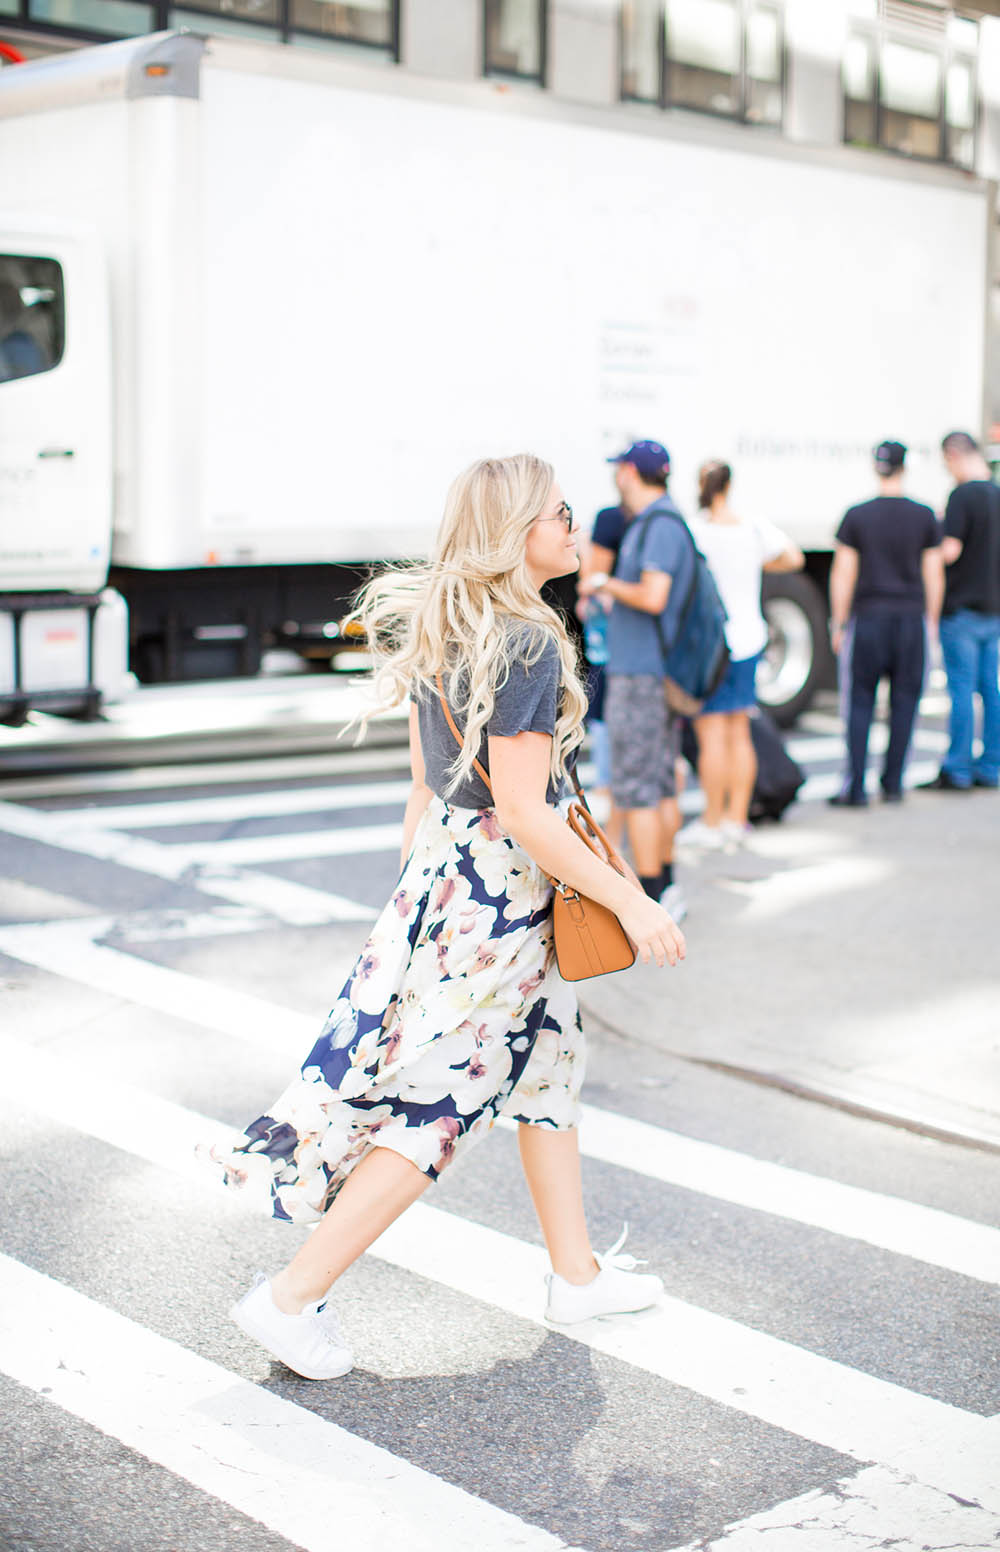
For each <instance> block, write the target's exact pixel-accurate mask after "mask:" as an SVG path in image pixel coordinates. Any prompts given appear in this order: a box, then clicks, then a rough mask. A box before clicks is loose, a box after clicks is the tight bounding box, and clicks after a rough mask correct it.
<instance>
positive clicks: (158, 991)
mask: <svg viewBox="0 0 1000 1552" xmlns="http://www.w3.org/2000/svg"><path fill="white" fill-rule="evenodd" d="M113 926H114V917H111V916H108V917H104V918H101V917H98V918H94V917H90V918H78V919H76V920H74V921H67V922H52V923H46V924H44V925H42V926H34V925H29V926H24V927H0V952H3V953H6V954H10V955H11V957H12V958H14V959H19V960H20V961H21V962H22V963H24V964H31V965H35V966H36V967H37V968H38V969H42V970H49V971H51V972H52V973H53V974H55V975H61V976H65V977H66V979H67V980H73V981H76V982H78V983H80V984H81V985H83V986H90V987H92V988H93V989H94V990H96V991H105V992H111V993H113V994H114V995H115V996H116V997H120V998H122V999H123V1000H124V1001H126V1002H135V1003H138V1004H139V1005H140V1006H141V1007H146V1008H155V1009H156V1011H157V1012H158V1013H166V1014H168V1015H169V1016H170V1017H172V1018H179V1019H184V1020H185V1022H186V1023H189V1024H196V1025H199V1026H200V1027H201V1028H203V1029H211V1030H214V1031H217V1032H219V1033H221V1034H226V1035H231V1036H232V1037H233V1038H234V1039H237V1040H242V1041H244V1042H246V1043H247V1044H249V1045H254V1046H259V1047H261V1048H262V1049H264V1050H265V1051H271V1052H274V1051H277V1052H279V1053H280V1052H283V1053H285V1054H287V1056H288V1059H289V1061H292V1060H294V1059H295V1058H296V1057H297V1058H299V1059H301V1057H302V1056H303V1055H304V1054H305V1052H306V1050H308V1048H309V1046H310V1045H312V1043H313V1042H314V1041H315V1039H316V1036H317V1034H318V1032H319V1025H318V1020H317V1019H315V1018H311V1017H309V1016H308V1015H307V1014H304V1013H295V1012H294V1011H293V1010H292V1009H290V1008H285V1007H281V1006H280V1005H279V1004H278V1003H272V1002H268V1001H267V1000H266V999H265V998H263V997H256V996H254V995H253V994H252V993H250V992H241V991H239V990H238V989H237V988H235V987H227V986H220V985H218V984H217V983H214V982H212V981H204V980H201V979H200V978H199V977H197V976H193V975H188V974H186V972H185V971H183V970H171V969H169V968H167V967H166V966H164V965H157V964H153V963H152V962H151V961H150V960H147V959H140V958H138V957H137V956H136V955H134V954H124V953H122V952H121V951H120V950H119V949H113V948H106V947H104V946H103V945H102V944H99V943H95V942H94V938H95V937H100V936H102V935H103V934H105V933H108V932H110V931H111V929H112V927H113Z"/></svg>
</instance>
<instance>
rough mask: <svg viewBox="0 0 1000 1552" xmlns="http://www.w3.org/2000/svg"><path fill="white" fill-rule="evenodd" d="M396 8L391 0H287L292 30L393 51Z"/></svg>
mask: <svg viewBox="0 0 1000 1552" xmlns="http://www.w3.org/2000/svg"><path fill="white" fill-rule="evenodd" d="M224 3H225V0H223V4H224ZM250 3H251V4H252V3H253V0H250ZM267 3H280V0H267ZM395 10H396V8H395V6H394V5H393V3H392V0H355V3H354V4H353V5H340V4H336V3H334V0H290V13H291V14H290V17H289V25H290V26H291V27H292V29H293V30H295V31H304V32H312V33H316V34H319V35H320V36H322V37H325V38H342V39H344V40H345V41H347V42H351V43H367V44H372V45H374V46H375V47H377V48H387V49H392V50H393V52H395V49H396V15H395Z"/></svg>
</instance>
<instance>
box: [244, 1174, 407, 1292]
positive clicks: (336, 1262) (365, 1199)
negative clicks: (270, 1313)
mask: <svg viewBox="0 0 1000 1552" xmlns="http://www.w3.org/2000/svg"><path fill="white" fill-rule="evenodd" d="M429 1185H430V1180H429V1179H428V1177H427V1176H426V1175H425V1174H424V1173H423V1171H422V1170H419V1169H418V1168H417V1166H416V1165H415V1164H411V1162H410V1160H409V1159H405V1158H404V1157H403V1155H402V1154H401V1153H393V1151H392V1149H391V1148H372V1150H371V1151H370V1152H369V1153H367V1154H366V1155H365V1157H364V1158H363V1159H362V1160H361V1163H360V1164H357V1165H356V1166H355V1167H354V1169H353V1170H352V1171H351V1173H350V1175H349V1176H348V1177H347V1179H346V1180H345V1182H344V1184H343V1185H342V1186H341V1188H340V1190H339V1191H338V1192H337V1195H336V1196H335V1197H334V1200H333V1202H332V1204H331V1205H330V1207H328V1208H327V1211H326V1213H325V1215H324V1216H323V1218H322V1219H321V1220H320V1222H319V1224H318V1225H317V1226H316V1228H315V1229H314V1230H313V1232H312V1233H311V1234H310V1236H309V1238H308V1239H307V1240H306V1242H305V1244H304V1245H303V1246H302V1248H301V1249H300V1250H298V1251H297V1252H296V1254H295V1255H294V1256H293V1257H292V1259H291V1261H290V1262H289V1263H288V1265H287V1266H286V1267H285V1269H284V1271H282V1272H278V1274H277V1275H276V1276H275V1277H272V1278H271V1297H272V1298H273V1299H274V1302H275V1304H276V1305H277V1306H278V1308H279V1309H280V1310H284V1312H285V1314H286V1315H298V1314H300V1313H301V1311H302V1308H303V1306H304V1305H306V1304H312V1303H313V1302H314V1301H315V1300H316V1299H321V1298H322V1297H323V1295H324V1294H325V1293H326V1291H327V1289H328V1288H329V1287H330V1284H331V1283H333V1282H335V1281H336V1279H337V1278H338V1277H339V1276H340V1275H341V1273H343V1272H346V1271H347V1268H348V1267H349V1266H350V1265H351V1264H352V1263H353V1262H354V1261H356V1260H357V1259H358V1257H359V1256H360V1255H361V1253H362V1251H364V1250H367V1249H368V1246H369V1245H371V1244H372V1243H373V1242H374V1241H375V1240H376V1239H378V1237H379V1235H380V1234H381V1233H382V1231H383V1229H387V1228H388V1227H389V1225H390V1223H395V1221H396V1219H397V1218H398V1217H399V1215H400V1214H401V1213H403V1212H405V1211H406V1209H407V1207H409V1206H411V1205H412V1203H413V1202H415V1201H416V1200H417V1198H418V1197H419V1196H422V1195H423V1193H424V1191H425V1190H426V1189H427V1187H428V1186H429Z"/></svg>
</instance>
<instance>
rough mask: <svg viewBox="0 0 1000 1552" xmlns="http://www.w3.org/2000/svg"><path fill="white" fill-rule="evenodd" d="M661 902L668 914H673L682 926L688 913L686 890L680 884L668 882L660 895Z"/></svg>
mask: <svg viewBox="0 0 1000 1552" xmlns="http://www.w3.org/2000/svg"><path fill="white" fill-rule="evenodd" d="M660 904H661V905H662V906H663V909H664V910H665V911H666V912H667V914H668V916H672V917H673V919H674V921H675V922H676V923H677V925H678V926H680V924H681V922H682V921H683V920H684V918H685V916H686V915H687V913H688V907H687V900H686V899H685V898H684V891H683V889H682V888H681V886H680V884H668V885H667V887H666V889H665V890H664V891H663V893H662V894H661V896H660Z"/></svg>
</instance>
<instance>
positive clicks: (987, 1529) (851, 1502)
mask: <svg viewBox="0 0 1000 1552" xmlns="http://www.w3.org/2000/svg"><path fill="white" fill-rule="evenodd" d="M998 1543H1000V1519H998V1518H997V1516H996V1515H995V1514H991V1513H989V1512H988V1511H987V1510H984V1509H981V1508H980V1507H979V1506H978V1504H971V1503H961V1502H959V1501H958V1500H957V1499H956V1498H955V1496H954V1494H952V1493H943V1492H939V1491H937V1490H936V1489H935V1488H931V1487H925V1486H924V1485H923V1484H922V1483H920V1482H913V1481H911V1480H910V1479H908V1478H907V1477H903V1476H901V1475H900V1474H899V1473H898V1472H895V1471H888V1470H886V1468H885V1467H884V1466H869V1467H868V1469H867V1470H866V1471H859V1472H858V1473H857V1475H856V1476H853V1477H845V1478H844V1479H843V1480H842V1481H840V1482H838V1483H837V1484H836V1485H835V1486H834V1487H833V1488H832V1489H827V1490H824V1489H822V1488H816V1489H815V1490H814V1491H813V1492H811V1493H802V1494H801V1495H800V1496H799V1497H798V1498H790V1499H788V1501H787V1502H786V1503H781V1504H776V1505H775V1506H774V1508H772V1509H765V1510H764V1511H763V1512H762V1513H761V1514H754V1515H751V1516H749V1517H748V1518H747V1519H745V1520H740V1521H738V1522H737V1524H735V1525H728V1526H727V1527H726V1529H725V1530H724V1531H723V1532H722V1534H721V1535H719V1536H715V1537H713V1538H712V1540H711V1541H709V1540H700V1541H697V1542H691V1543H690V1544H689V1545H688V1546H686V1547H679V1548H677V1549H676V1552H832V1549H834V1548H837V1547H842V1548H846V1547H859V1548H860V1547H862V1546H866V1547H873V1548H874V1547H891V1548H892V1549H893V1552H927V1549H928V1548H929V1547H953V1548H956V1549H959V1548H964V1549H965V1552H990V1549H991V1548H995V1547H996V1546H997V1544H998Z"/></svg>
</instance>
